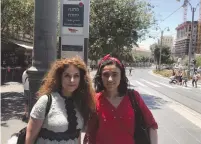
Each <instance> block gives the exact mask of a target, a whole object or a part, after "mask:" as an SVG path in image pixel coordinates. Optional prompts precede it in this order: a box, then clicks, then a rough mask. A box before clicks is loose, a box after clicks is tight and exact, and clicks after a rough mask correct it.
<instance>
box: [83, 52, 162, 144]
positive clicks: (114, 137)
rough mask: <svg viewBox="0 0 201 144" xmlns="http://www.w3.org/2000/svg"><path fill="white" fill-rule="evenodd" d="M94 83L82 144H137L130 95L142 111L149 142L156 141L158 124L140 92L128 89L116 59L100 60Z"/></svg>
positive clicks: (122, 69)
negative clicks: (93, 106) (93, 99)
mask: <svg viewBox="0 0 201 144" xmlns="http://www.w3.org/2000/svg"><path fill="white" fill-rule="evenodd" d="M94 84H95V90H96V92H97V93H96V113H94V115H93V116H92V117H91V118H90V120H89V122H88V127H87V130H86V135H85V138H84V143H85V144H137V143H136V139H135V137H134V136H135V132H136V131H137V130H136V129H135V127H136V126H137V125H138V123H137V121H136V117H138V116H139V115H138V114H137V113H136V111H134V110H133V107H132V102H131V99H130V98H131V97H130V96H129V94H131V95H132V96H134V97H135V100H136V102H137V103H138V104H137V105H138V107H139V109H140V110H141V112H142V115H143V117H144V121H145V125H146V127H147V128H148V131H149V136H150V143H151V144H157V128H158V125H157V123H156V121H155V119H154V117H153V115H152V113H151V112H150V110H149V109H148V107H147V106H146V104H145V103H144V101H143V99H142V98H141V96H140V94H139V93H138V92H137V91H135V90H128V79H127V77H126V73H125V68H124V66H123V64H122V63H121V62H120V61H119V60H118V59H117V58H114V57H111V56H110V55H106V56H105V57H104V58H103V59H102V60H101V61H100V63H99V67H98V71H97V73H96V75H95V78H94ZM138 138H139V137H138ZM142 139H145V137H143V138H142ZM139 144H142V143H139Z"/></svg>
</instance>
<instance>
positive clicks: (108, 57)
mask: <svg viewBox="0 0 201 144" xmlns="http://www.w3.org/2000/svg"><path fill="white" fill-rule="evenodd" d="M106 60H112V61H115V62H117V63H118V64H119V65H120V66H121V67H123V66H122V63H121V62H120V61H119V60H118V59H117V58H114V57H111V56H110V54H107V55H106V56H104V57H103V58H102V60H101V61H100V62H99V64H98V65H99V66H100V65H101V64H102V63H103V62H104V61H106Z"/></svg>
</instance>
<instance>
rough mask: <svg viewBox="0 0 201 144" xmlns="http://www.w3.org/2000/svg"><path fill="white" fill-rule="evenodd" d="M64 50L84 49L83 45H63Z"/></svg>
mask: <svg viewBox="0 0 201 144" xmlns="http://www.w3.org/2000/svg"><path fill="white" fill-rule="evenodd" d="M62 51H81V52H82V51H83V46H82V45H62Z"/></svg>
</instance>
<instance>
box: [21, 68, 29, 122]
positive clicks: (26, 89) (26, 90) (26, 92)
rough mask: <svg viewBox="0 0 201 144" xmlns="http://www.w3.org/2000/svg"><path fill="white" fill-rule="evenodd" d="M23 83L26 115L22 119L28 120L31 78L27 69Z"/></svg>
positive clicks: (23, 76)
mask: <svg viewBox="0 0 201 144" xmlns="http://www.w3.org/2000/svg"><path fill="white" fill-rule="evenodd" d="M22 84H23V88H24V100H25V102H24V105H25V106H24V115H23V117H22V121H27V120H28V117H29V116H28V100H29V78H28V74H27V69H26V70H25V71H24V72H23V74H22Z"/></svg>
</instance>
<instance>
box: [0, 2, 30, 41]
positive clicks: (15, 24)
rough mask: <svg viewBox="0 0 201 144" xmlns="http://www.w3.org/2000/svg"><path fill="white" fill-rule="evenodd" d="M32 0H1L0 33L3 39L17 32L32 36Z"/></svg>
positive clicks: (13, 35) (16, 34)
mask: <svg viewBox="0 0 201 144" xmlns="http://www.w3.org/2000/svg"><path fill="white" fill-rule="evenodd" d="M33 20H34V0H2V1H1V35H2V37H3V38H4V39H11V38H17V37H18V36H19V34H21V35H29V36H30V37H33V26H34V22H33Z"/></svg>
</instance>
